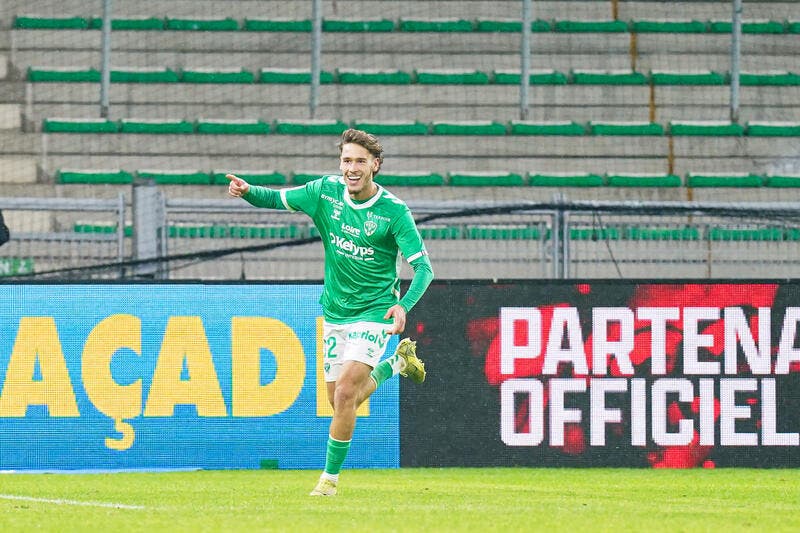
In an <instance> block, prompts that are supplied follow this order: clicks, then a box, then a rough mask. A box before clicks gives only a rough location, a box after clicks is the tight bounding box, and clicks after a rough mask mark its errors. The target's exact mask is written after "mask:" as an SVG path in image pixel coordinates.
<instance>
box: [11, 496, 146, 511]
mask: <svg viewBox="0 0 800 533" xmlns="http://www.w3.org/2000/svg"><path fill="white" fill-rule="evenodd" d="M0 499H2V500H19V501H25V502H36V503H52V504H54V505H83V506H85V507H110V508H113V509H144V508H145V506H144V505H128V504H125V503H110V502H82V501H79V500H60V499H51V498H34V497H33V496H18V495H16V494H0Z"/></svg>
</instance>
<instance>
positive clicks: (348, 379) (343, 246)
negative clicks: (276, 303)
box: [227, 129, 433, 496]
mask: <svg viewBox="0 0 800 533" xmlns="http://www.w3.org/2000/svg"><path fill="white" fill-rule="evenodd" d="M382 163H383V148H382V147H381V145H380V142H378V139H376V138H375V136H373V135H370V134H369V133H366V132H364V131H360V130H354V129H349V130H347V131H345V132H344V133H343V134H342V138H341V142H340V143H339V169H340V170H341V172H342V175H341V176H323V177H322V178H320V179H317V180H314V181H311V182H309V183H307V184H306V185H304V186H301V187H294V188H289V189H281V190H273V189H270V188H267V187H259V186H251V185H249V184H248V183H247V182H246V181H244V180H243V179H241V178H239V177H237V176H234V175H233V174H228V176H227V177H228V179H229V180H230V185H229V186H228V192H229V194H230V195H231V196H235V197H241V198H243V199H245V200H246V201H248V202H250V203H251V204H252V205H254V206H256V207H266V208H271V209H288V210H290V211H302V212H304V213H306V214H307V215H309V216H310V217H311V219H312V220H313V221H314V225H315V226H316V227H317V229H318V230H319V233H320V235H321V236H322V243H323V246H324V248H325V284H324V285H325V286H324V289H323V292H322V296H321V297H320V303H321V304H322V309H323V313H324V318H325V320H324V325H323V336H324V345H325V347H326V348H325V360H324V369H325V382H326V384H327V389H328V401H330V403H331V405H332V406H333V419H332V420H331V425H330V433H329V437H328V448H327V454H326V460H325V470H324V471H323V473H322V475H321V476H320V479H319V482H318V483H317V486H316V487H315V488H314V490H313V491H311V496H335V495H336V490H337V484H338V481H339V472H340V470H341V468H342V463H343V462H344V459H345V457H346V456H347V452H348V450H349V449H350V441H351V439H352V436H353V429H354V428H355V424H356V410H357V409H358V406H359V405H361V403H362V402H364V400H366V399H367V398H369V396H370V395H371V394H372V393H373V392H375V390H376V389H377V388H378V387H379V386H380V385H381V384H382V383H383V382H384V381H386V380H387V379H388V378H390V377H392V376H394V375H395V374H398V373H399V374H401V375H402V376H405V377H409V378H411V380H412V381H414V382H415V383H422V382H423V381H424V380H425V365H424V364H423V363H422V361H420V360H419V359H418V358H417V357H416V343H415V342H414V341H412V340H410V339H403V340H402V341H400V344H399V345H398V346H397V350H396V351H395V353H394V355H392V356H391V357H389V358H387V359H386V360H385V361H383V362H380V359H381V357H382V356H383V354H384V352H385V351H386V346H387V344H388V341H389V338H390V336H391V335H394V334H399V333H402V332H403V330H404V329H405V325H406V313H407V312H408V311H409V310H410V309H411V308H412V307H413V306H414V304H416V303H417V301H419V299H420V298H421V297H422V295H423V293H424V292H425V290H426V289H427V288H428V285H429V284H430V282H431V280H432V279H433V270H432V268H431V264H430V261H429V260H428V253H427V252H426V251H425V246H424V244H423V242H422V238H421V237H420V234H419V231H418V230H417V226H416V223H415V222H414V218H413V217H412V216H411V211H410V210H409V209H408V206H406V204H405V203H404V202H403V201H402V200H400V199H399V198H397V197H396V196H394V195H393V194H391V193H390V192H388V191H387V190H385V189H384V188H383V187H381V186H380V185H378V184H377V183H375V181H374V177H375V176H376V175H377V174H378V172H379V170H380V167H381V164H382ZM398 251H399V252H400V253H402V254H403V256H404V257H405V258H406V261H408V263H409V264H410V265H411V267H412V268H413V269H414V277H413V279H412V280H411V285H410V286H409V288H408V291H406V294H405V295H403V296H402V298H401V297H400V279H399V278H398V272H397V253H398Z"/></svg>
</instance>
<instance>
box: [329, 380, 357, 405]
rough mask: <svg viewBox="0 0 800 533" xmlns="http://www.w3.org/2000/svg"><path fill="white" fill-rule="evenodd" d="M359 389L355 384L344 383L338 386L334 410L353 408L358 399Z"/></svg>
mask: <svg viewBox="0 0 800 533" xmlns="http://www.w3.org/2000/svg"><path fill="white" fill-rule="evenodd" d="M358 393H359V387H356V386H355V384H354V383H349V382H342V383H337V384H336V392H335V393H334V395H333V408H334V409H336V408H344V407H348V406H349V407H352V406H354V405H355V403H356V400H357V399H358Z"/></svg>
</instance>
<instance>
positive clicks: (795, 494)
mask: <svg viewBox="0 0 800 533" xmlns="http://www.w3.org/2000/svg"><path fill="white" fill-rule="evenodd" d="M317 476H318V472H315V471H288V470H253V471H250V470H240V471H199V472H170V473H118V474H3V475H0V530H2V531H31V530H37V531H59V532H61V531H89V530H93V531H148V532H150V531H170V532H172V531H193V532H196V531H248V532H249V531H323V530H329V531H370V532H372V531H432V532H438V531H482V532H485V531H503V532H515V531H553V530H556V531H570V532H572V531H615V532H616V531H670V532H672V531H725V532H726V533H729V532H733V531H799V530H800V472H798V471H795V470H751V469H717V470H680V471H679V470H646V469H641V470H639V469H567V468H558V469H531V468H483V469H478V468H469V469H461V468H443V469H423V468H418V469H417V468H415V469H398V470H346V471H344V472H343V473H342V477H341V480H340V494H339V496H337V497H335V498H311V497H309V496H308V492H309V491H310V490H311V489H312V488H313V486H314V484H315V482H316V479H317Z"/></svg>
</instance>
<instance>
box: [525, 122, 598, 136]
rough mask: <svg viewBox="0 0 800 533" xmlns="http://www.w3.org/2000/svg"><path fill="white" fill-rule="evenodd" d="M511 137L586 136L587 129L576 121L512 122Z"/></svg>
mask: <svg viewBox="0 0 800 533" xmlns="http://www.w3.org/2000/svg"><path fill="white" fill-rule="evenodd" d="M510 124H511V135H585V134H586V127H585V126H584V125H583V124H579V123H577V122H575V121H569V120H566V121H543V122H542V121H530V120H512V121H511V123H510Z"/></svg>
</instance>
